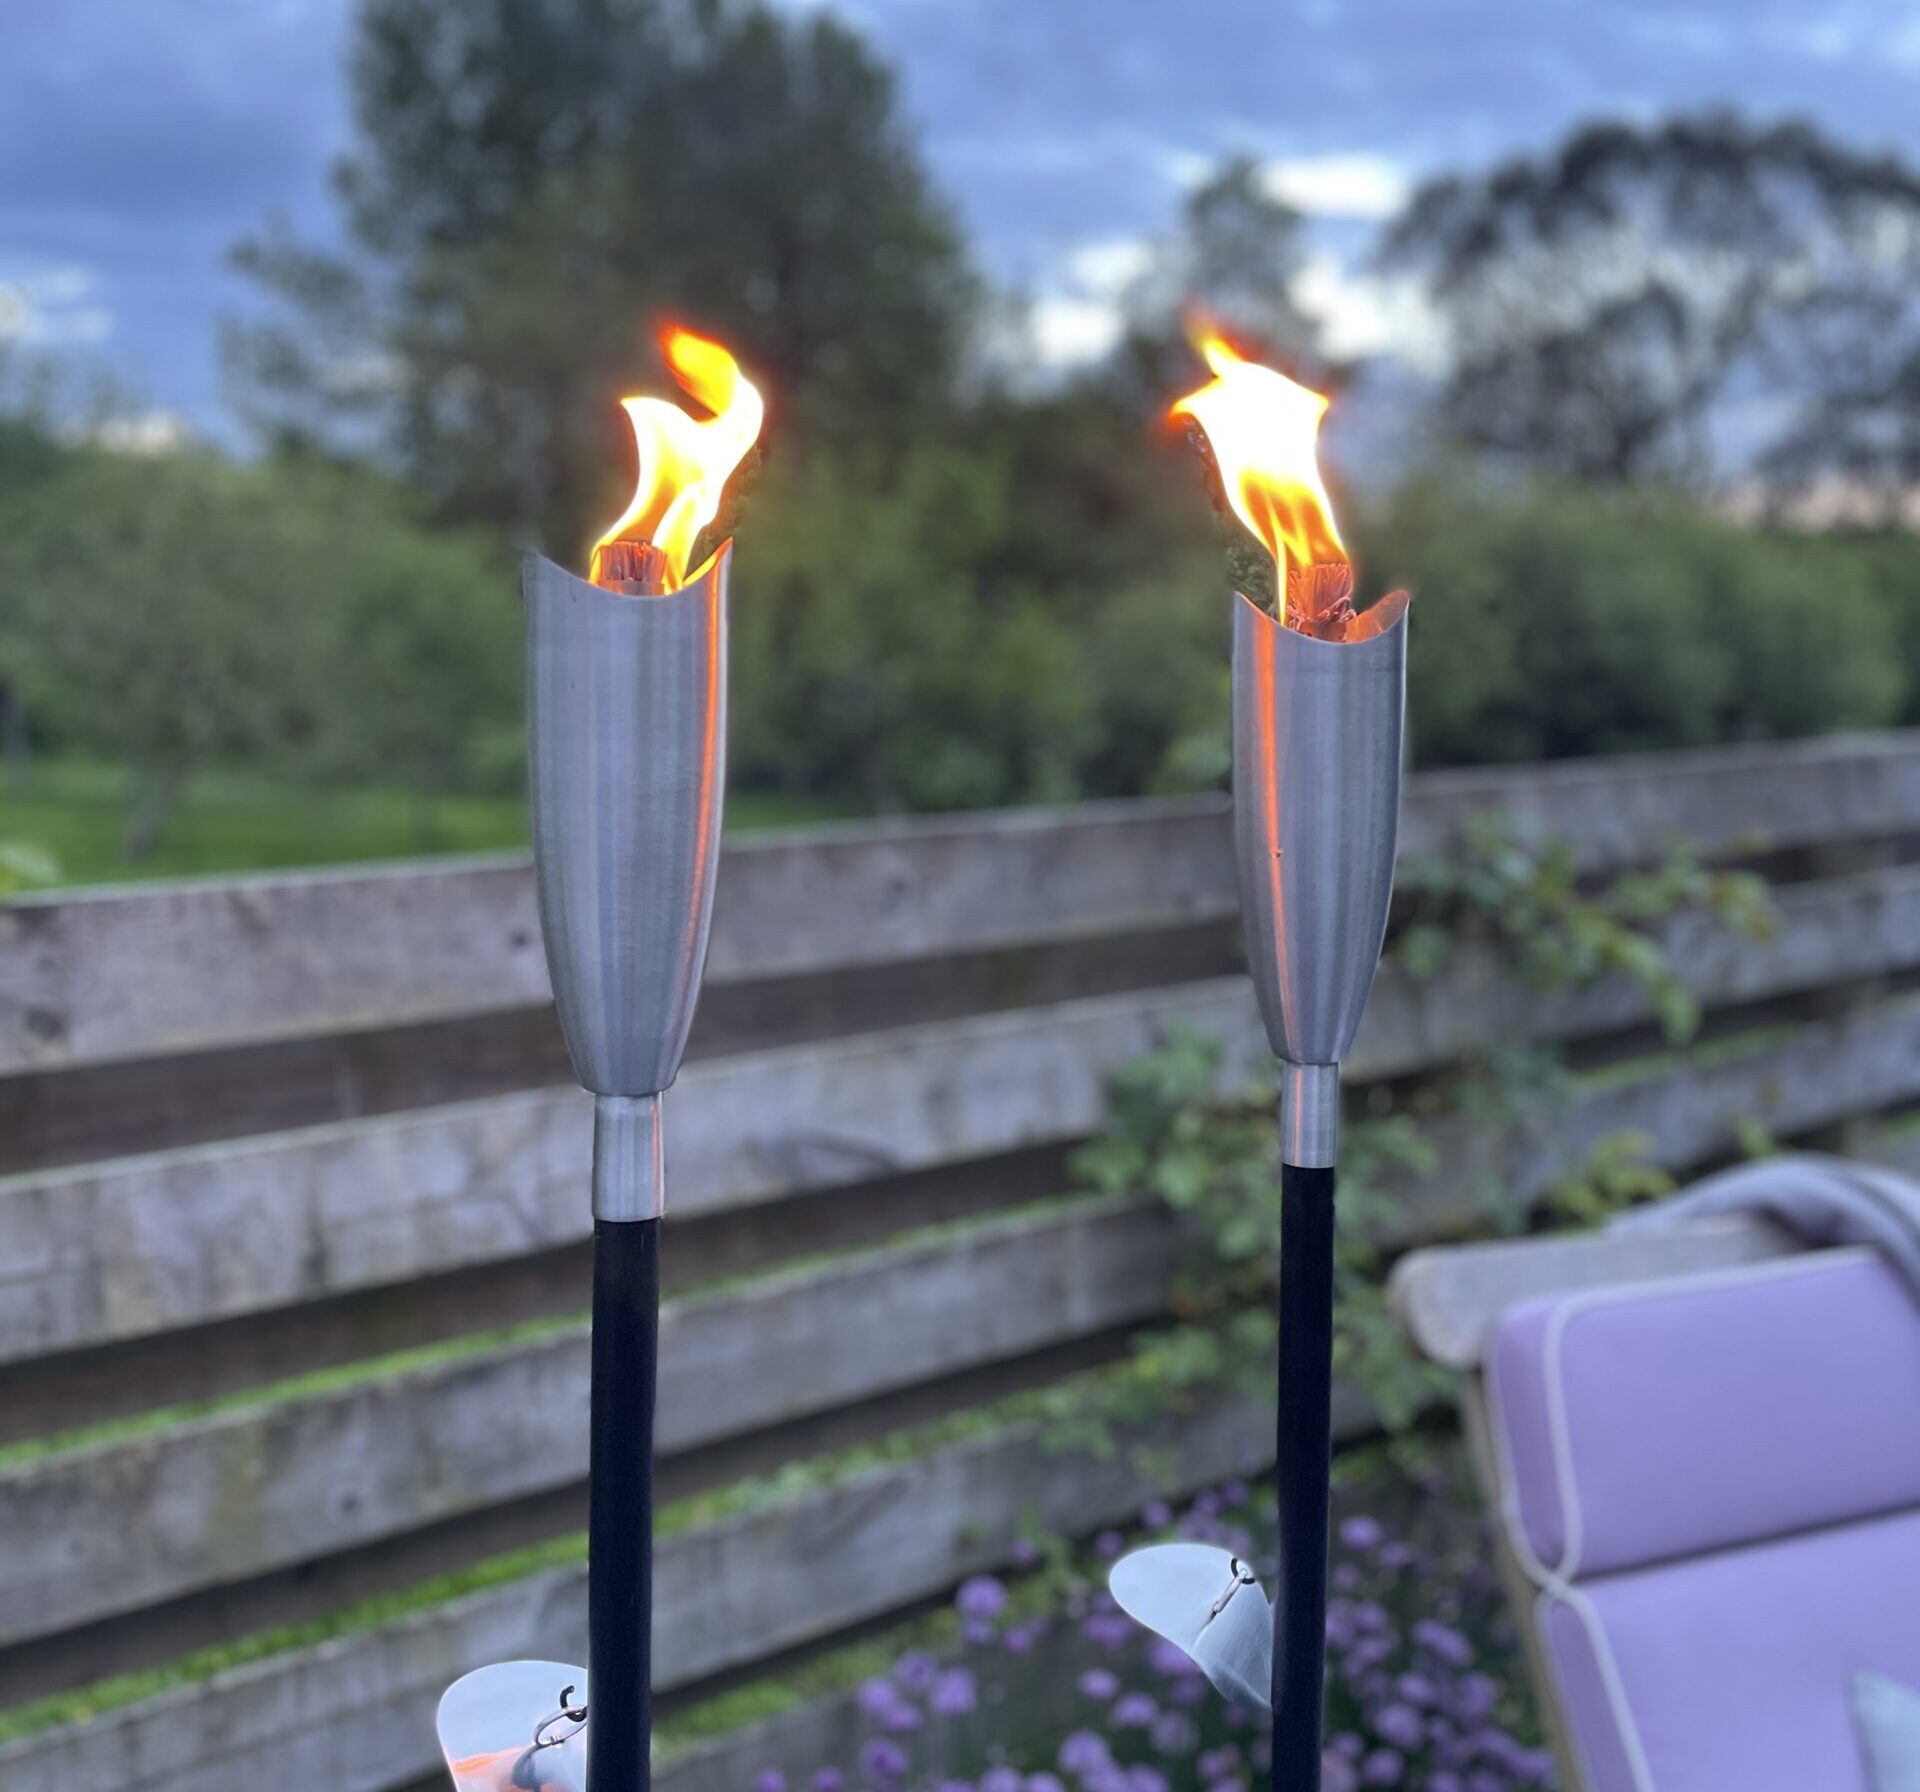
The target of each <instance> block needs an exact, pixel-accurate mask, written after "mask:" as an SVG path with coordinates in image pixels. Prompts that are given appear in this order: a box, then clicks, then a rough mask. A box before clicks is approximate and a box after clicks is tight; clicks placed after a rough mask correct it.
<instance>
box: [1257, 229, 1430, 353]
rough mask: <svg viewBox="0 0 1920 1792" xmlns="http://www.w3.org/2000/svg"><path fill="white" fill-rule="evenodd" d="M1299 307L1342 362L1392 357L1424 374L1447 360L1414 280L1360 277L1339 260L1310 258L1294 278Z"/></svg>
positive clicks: (1323, 256) (1325, 254)
mask: <svg viewBox="0 0 1920 1792" xmlns="http://www.w3.org/2000/svg"><path fill="white" fill-rule="evenodd" d="M1293 297H1294V301H1295V303H1296V304H1298V305H1299V307H1300V309H1301V310H1302V311H1304V312H1306V314H1307V315H1308V316H1309V317H1311V318H1313V319H1314V321H1315V322H1317V323H1318V324H1319V325H1320V328H1321V331H1322V336H1323V341H1324V343H1325V346H1326V350H1327V352H1328V353H1329V354H1330V355H1333V356H1335V357H1336V358H1338V359H1341V360H1348V359H1359V358H1362V357H1365V356H1373V355H1391V356H1393V357H1394V358H1396V359H1397V360H1400V361H1404V362H1406V363H1407V365H1408V366H1410V367H1412V368H1414V369H1416V370H1418V371H1420V372H1433V371H1436V370H1437V369H1439V368H1440V367H1442V366H1443V365H1444V364H1445V360H1446V337H1445V332H1444V330H1443V328H1442V326H1441V322H1440V319H1439V318H1438V317H1437V316H1436V315H1435V313H1434V311H1433V309H1432V307H1431V306H1429V305H1428V304H1427V302H1426V300H1425V298H1424V296H1423V295H1422V293H1421V291H1420V289H1419V287H1418V286H1417V285H1416V284H1415V283H1414V282H1412V281H1410V280H1402V279H1394V280H1385V279H1381V278H1380V277H1379V276H1377V275H1373V274H1357V273H1355V272H1354V271H1353V270H1352V269H1351V268H1349V267H1348V266H1347V264H1346V263H1345V262H1343V261H1342V260H1341V259H1340V258H1339V257H1338V256H1336V255H1333V254H1331V253H1328V252H1325V251H1320V252H1316V253H1315V254H1313V255H1310V256H1308V258H1307V260H1306V263H1305V265H1304V266H1303V267H1302V268H1301V270H1300V272H1299V273H1298V274H1297V275H1296V276H1295V277H1294V281H1293Z"/></svg>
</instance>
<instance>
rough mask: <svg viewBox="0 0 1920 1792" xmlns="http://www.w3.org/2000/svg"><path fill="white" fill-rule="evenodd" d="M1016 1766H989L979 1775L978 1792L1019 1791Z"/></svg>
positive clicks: (1018, 1773)
mask: <svg viewBox="0 0 1920 1792" xmlns="http://www.w3.org/2000/svg"><path fill="white" fill-rule="evenodd" d="M1020 1777H1021V1776H1020V1770H1019V1769H1018V1768H1017V1767H989V1768H988V1769H987V1771H986V1772H985V1773H983V1774H982V1775H981V1776H980V1792H1020Z"/></svg>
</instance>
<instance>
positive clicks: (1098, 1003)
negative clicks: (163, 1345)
mask: <svg viewBox="0 0 1920 1792" xmlns="http://www.w3.org/2000/svg"><path fill="white" fill-rule="evenodd" d="M1175 1025H1189V1026H1194V1027H1199V1028H1202V1029H1204V1030H1206V1031H1208V1032H1211V1033H1214V1034H1217V1035H1220V1036H1221V1037H1223V1038H1225V1039H1227V1040H1229V1041H1231V1042H1233V1043H1234V1058H1235V1061H1236V1063H1237V1065H1238V1066H1239V1067H1240V1068H1241V1069H1243V1070H1244V1069H1245V1068H1246V1067H1247V1066H1249V1065H1251V1064H1252V1063H1253V1062H1255V1061H1256V1060H1257V1055H1258V1054H1259V1053H1260V1052H1261V1051H1262V1050H1264V1046H1263V1043H1262V1036H1261V1035H1260V1033H1259V1029H1258V1022H1257V1021H1256V1019H1255V1017H1254V1011H1253V1000H1252V996H1251V994H1250V993H1249V991H1248V989H1247V987H1246V985H1245V984H1244V982H1243V981H1241V980H1240V979H1237V978H1225V979H1220V980H1216V981H1212V982H1208V983H1202V984H1192V985H1188V986H1185V987H1183V988H1175V989H1171V990H1157V991H1149V992H1146V993H1144V994H1136V995H1124V996H1110V997H1099V998H1095V999H1093V1000H1090V1001H1084V1002H1073V1003H1066V1004H1063V1005H1061V1006H1060V1007H1057V1008H1052V1009H1046V1010H1040V1011H1037V1012H1033V1013H1013V1014H1007V1015H993V1016H987V1017H984V1018H979V1019H973V1020H967V1021H959V1022H943V1023H940V1024H938V1025H933V1026H928V1027H922V1028H902V1029H898V1030H896V1031H892V1032H887V1033H875V1034H867V1035H863V1036H860V1037H857V1038H853V1039H842V1040H834V1041H828V1042H824V1043H822V1044H818V1045H806V1046H796V1047H791V1048H786V1049H783V1050H779V1051H772V1052H764V1053H753V1054H743V1055H742V1056H740V1057H737V1058H728V1059H715V1060H709V1061H705V1062H702V1063H698V1064H692V1065H689V1066H688V1067H687V1069H686V1070H685V1071H684V1072H682V1074H681V1077H680V1081H679V1083H678V1084H677V1085H676V1086H675V1088H674V1090H673V1091H672V1093H671V1094H670V1095H669V1096H668V1098H667V1164H668V1174H669V1182H670V1191H671V1192H670V1195H669V1201H670V1204H671V1207H672V1209H673V1210H674V1211H675V1212H678V1213H711V1212H715V1211H719V1210H723V1209H725V1208H728V1207H737V1206H744V1205H747V1204H750V1203H754V1202H760V1201H767V1200H772V1199H777V1198H782V1197H786V1196H791V1195H796V1194H801V1193H805V1192H807V1191H810V1190H813V1189H820V1188H827V1187H832V1186H836V1185H839V1184H845V1183H851V1182H859V1181H865V1180H869V1179H873V1178H877V1177H881V1176H885V1175H891V1174H897V1173H900V1172H903V1171H911V1170H920V1169H927V1168H931V1167H933V1166H936V1165H941V1164H949V1163H958V1162H963V1161H966V1160H968V1159H972V1158H978V1157H987V1156H992V1155H994V1154H996V1153H1000V1152H1007V1151H1015V1150H1019V1149H1021V1148H1023V1147H1025V1146H1030V1145H1042V1144H1052V1143H1056V1142H1058V1141H1060V1140H1063V1139H1072V1138H1077V1137H1079V1136H1081V1135H1082V1134H1084V1133H1086V1132H1088V1131H1089V1130H1091V1128H1092V1127H1093V1126H1094V1125H1095V1124H1096V1123H1097V1121H1098V1118H1099V1115H1100V1113H1101V1111H1102V1107H1103V1102H1104V1083H1105V1079H1106V1077H1107V1075H1108V1074H1109V1072H1110V1071H1111V1070H1113V1069H1114V1068H1115V1067H1116V1066H1118V1065H1120V1064H1122V1063H1125V1062H1126V1061H1127V1060H1128V1059H1130V1058H1134V1057H1137V1056H1139V1055H1140V1053H1142V1052H1144V1051H1146V1050H1148V1049H1149V1048H1151V1047H1152V1046H1153V1045H1154V1044H1155V1043H1157V1042H1158V1041H1159V1040H1160V1039H1162V1038H1163V1037H1164V1036H1165V1034H1166V1031H1167V1029H1168V1028H1169V1027H1171V1026H1175ZM591 1134H592V1115H591V1109H590V1106H589V1104H588V1102H587V1099H586V1097H584V1096H582V1095H581V1094H579V1092H578V1091H576V1090H571V1089H568V1090H543V1091H536V1092H531V1093H528V1094H525V1095H520V1096H512V1097H507V1098H503V1099H499V1100H494V1101H487V1102H475V1103H463V1104H459V1105H456V1106H451V1107H446V1108H437V1109H430V1110H427V1111H426V1112H424V1113H420V1114H411V1115H406V1116H401V1117H397V1118H392V1119H386V1120H376V1121H362V1122H349V1123H345V1124H341V1125H335V1126H326V1127H316V1128H310V1129H308V1130H306V1131H303V1132H300V1133H294V1134H286V1135H275V1136H271V1137H268V1138H264V1139H260V1140H250V1141H247V1142H245V1143H241V1144H231V1145H219V1146H211V1147H201V1148H196V1149H193V1150H188V1151H182V1152H167V1153H156V1154H154V1155H152V1156H149V1157H145V1158H134V1159H122V1160H119V1161H118V1162H115V1163H111V1164H107V1165H103V1166H100V1167H97V1168H95V1167H88V1168H86V1169H80V1170H63V1171H54V1172H51V1173H47V1174H40V1175H28V1176H19V1177H7V1178H0V1361H17V1360H20V1359H22V1358H27V1357H33V1356H44V1355H50V1354H52V1353H53V1352H55V1351H59V1350H63V1349H72V1348H76V1347H79V1346H82V1345H88V1344H97V1343H102V1342H107V1341H110V1340H115V1339H124V1338H129V1337H139V1336H143V1335H147V1334H150V1333H153V1332H158V1331H165V1330H169V1329H171V1328H174V1327H178V1326H183V1325H192V1324H198V1323H202V1322H205V1321H208V1320H213V1319H221V1318H232V1317H235V1316H238V1315H240V1314H244V1313H250V1312H258V1311H261V1310H264V1309H266V1308H269V1307H274V1306H283V1305H288V1304H293V1303H297V1302H300V1301H306V1300H314V1299H318V1298H323V1297H325V1296H327V1295H331V1294H339V1293H345V1292H348V1291H351V1290H354V1289H358V1288H364V1287H368V1286H371V1285H377V1284H381V1283H394V1282H403V1281H406V1280H409V1279H410V1278H412V1277H415V1276H419V1275H422V1274H429V1273H434V1272H442V1271H448V1270H454V1269H458V1268H460V1267H462V1266H463V1265H466V1264H471V1263H475V1262H482V1261H494V1260H497V1259H499V1258H501V1257H505V1256H511V1255H514V1254H516V1253H519V1252H523V1251H528V1250H537V1249H541V1248H543V1247H547V1246H551V1245H556V1244H561V1243H566V1242H568V1241H571V1240H574V1239H578V1238H582V1237H584V1236H585V1235H586V1233H587V1230H588V1225H589V1215H588V1211H587V1202H586V1176H587V1166H588V1155H589V1150H590V1146H591Z"/></svg>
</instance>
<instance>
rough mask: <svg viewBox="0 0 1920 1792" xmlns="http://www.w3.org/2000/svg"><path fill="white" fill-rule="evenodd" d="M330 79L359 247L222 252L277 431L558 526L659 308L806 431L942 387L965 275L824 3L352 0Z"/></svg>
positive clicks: (600, 498)
mask: <svg viewBox="0 0 1920 1792" xmlns="http://www.w3.org/2000/svg"><path fill="white" fill-rule="evenodd" d="M353 91H354V100H355V110H356V116H357V120H358V126H359V143H358V147H357V148H356V149H355V151H354V153H353V154H352V155H351V156H350V157H349V158H348V160H347V161H346V163H345V164H344V166H343V167H342V168H341V170H340V171H339V187H340V191H341V194H342V196H343V199H344V201H345V205H346V212H347V221H348V225H349V230H350V234H351V237H352V240H353V244H354V246H355V249H356V250H357V252H358V254H357V257H356V259H354V260H353V261H342V260H340V259H337V258H333V257H328V256H324V255H319V254H316V253H314V252H312V251H309V250H305V249H302V248H301V247H300V246H299V245H297V244H295V243H294V242H292V241H291V240H289V239H288V238H287V237H286V236H285V235H284V234H283V233H275V232H269V233H268V234H266V235H264V236H262V237H260V238H257V239H256V240H254V241H253V242H251V243H249V244H246V245H244V246H243V247H242V249H241V250H240V251H239V256H240V261H241V265H242V266H243V267H245V268H246V269H247V270H248V271H250V272H251V273H253V274H254V275H255V276H256V277H257V278H258V279H259V280H260V281H261V282H262V283H263V284H264V285H265V286H266V287H267V288H268V289H269V290H270V291H271V292H273V293H275V294H276V295H277V296H278V297H279V298H280V299H282V300H283V301H285V310H284V312H283V314H282V315H281V316H280V317H279V318H278V319H277V320H274V321H272V322H269V323H267V324H265V325H257V326H251V327H235V328H233V329H231V330H230V332H229V338H228V356H229V362H230V365H231V368H232V370H233V374H234V381H235V387H236V391H237V393H238V394H239V396H240V398H241V401H242V404H243V407H244V408H245V410H246V411H247V413H248V414H249V415H250V416H251V418H252V419H253V420H254V421H255V422H256V424H258V425H260V426H261V427H262V428H263V429H264V430H265V431H266V432H267V433H268V434H269V435H270V436H274V437H277V438H279V439H282V440H288V441H298V442H314V441H318V442H332V443H339V442H341V441H342V440H344V441H346V442H347V443H349V444H351V443H352V442H353V441H354V440H355V437H356V432H360V433H361V434H362V435H364V434H366V433H368V432H371V433H372V434H373V435H374V436H375V437H376V438H377V439H378V440H379V441H380V442H382V443H383V444H384V445H385V447H386V448H387V449H388V450H389V452H391V453H392V455H393V456H394V457H395V458H396V459H397V461H398V463H399V464H400V465H401V467H402V468H403V469H404V470H405V471H406V472H407V473H408V474H409V475H410V476H412V477H413V478H414V479H415V480H416V481H417V482H418V483H419V484H420V486H421V487H422V488H423V489H424V490H425V491H427V492H429V493H430V494H432V495H433V497H434V498H435V499H436V500H437V501H438V502H439V504H440V505H441V506H442V508H443V510H444V511H445V512H446V513H447V514H450V515H453V516H456V517H481V518H486V519H488V520H490V521H496V522H499V521H505V522H509V523H513V524H516V525H519V526H522V527H526V526H531V527H533V528H535V529H537V530H538V532H539V533H540V535H541V537H542V538H543V539H544V540H545V541H547V542H548V543H549V544H552V545H554V546H555V547H556V549H558V548H564V549H565V550H566V551H568V552H571V551H573V550H574V549H575V548H576V547H577V545H578V544H579V541H580V540H581V538H582V537H583V536H585V535H586V534H587V533H589V532H590V530H591V529H592V528H593V526H594V525H595V524H596V523H597V522H599V521H600V520H602V518H603V517H604V516H606V515H610V514H613V513H615V512H617V510H618V508H619V505H620V503H621V501H623V499H624V497H625V490H624V482H625V480H626V478H627V473H626V471H625V470H624V469H626V468H627V467H628V466H629V465H630V458H631V446H630V443H629V442H628V440H627V438H626V437H625V435H624V433H623V432H624V431H625V428H626V425H625V421H624V419H623V418H622V417H621V415H620V413H619V411H618V409H617V407H616V406H615V405H614V404H613V402H612V401H613V397H614V395H615V394H616V393H617V392H619V391H621V390H632V389H634V388H635V387H636V386H638V385H641V384H644V383H652V382H653V381H655V380H657V377H658V375H657V371H656V370H655V368H654V367H653V365H652V363H651V360H650V359H649V356H648V349H649V325H650V323H653V322H657V321H658V320H659V319H660V317H662V316H663V315H669V314H676V313H677V314H683V315H686V316H689V317H693V318H697V319H698V320H699V322H700V323H701V324H702V325H704V326H706V327H708V328H711V329H712V330H714V331H715V332H717V333H718V334H720V335H722V336H724V337H725V338H726V339H727V340H728V341H729V343H731V344H734V345H737V347H738V349H739V351H740V353H741V356H742V359H743V361H745V362H746V363H747V364H748V365H749V367H750V368H751V369H752V370H753V371H754V372H756V373H757V374H759V375H761V376H764V378H765V379H766V380H767V382H768V383H769V384H770V386H771V389H772V393H771V395H772V398H773V400H774V404H775V410H776V414H777V415H778V416H779V417H780V418H781V419H782V421H783V422H785V423H786V424H789V425H800V426H804V428H805V429H806V430H807V431H808V432H809V433H810V434H812V435H815V436H817V437H821V438H825V439H836V438H837V439H841V440H860V441H863V442H870V443H878V444H879V445H882V446H884V445H886V444H888V443H898V442H901V441H904V440H905V439H907V438H908V436H909V435H910V434H911V433H912V432H913V430H914V429H915V428H916V427H917V426H919V425H921V424H922V423H923V422H924V420H925V417H926V415H927V412H928V410H929V408H930V407H937V406H939V405H940V404H942V403H944V402H945V401H946V399H947V398H948V397H949V395H950V393H951V390H952V384H953V380H954V376H955V374H956V371H957V369H958V367H959V365H960V361H961V357H962V354H963V350H964V348H965V346H966V334H967V330H968V328H969V323H970V317H971V307H972V301H973V286H972V281H971V278H970V275H969V273H968V271H967V268H966V265H965V262H964V259H963V256H962V253H961V250H960V247H959V243H958V239H957V237H956V234H955V231H954V228H953V225H952V223H951V221H950V219H949V217H948V215H947V213H946V210H945V208H944V207H943V206H942V205H941V204H940V203H939V202H938V201H937V200H936V199H935V198H934V196H933V195H932V193H931V191H930V189H929V187H928V184H927V182H926V179H925V177H924V175H923V173H922V171H921V169H920V167H919V164H918V162H917V160H916V159H915V157H914V155H913V154H912V152H911V149H910V147H909V145H908V143H907V142H906V140H905V137H904V135H903V133H902V131H901V128H900V126H899V123H898V120H897V118H896V115H895V108H894V101H893V91H892V83H891V81H890V78H889V77H888V75H887V73H886V72H885V71H884V70H883V69H882V68H880V67H879V66H878V65H877V64H876V63H875V62H874V61H873V60H872V59H871V57H870V56H869V55H868V54H867V52H866V51H865V49H864V48H863V47H862V45H861V44H860V42H859V40H858V39H857V38H855V37H854V36H853V35H852V34H851V33H849V32H848V31H847V30H846V28H845V27H843V26H841V25H839V24H837V23H835V22H834V21H832V20H831V19H828V18H825V17H822V16H808V17H805V18H800V19H788V18H784V17H782V16H780V15H778V14H776V13H775V12H774V11H773V10H772V9H771V8H770V7H769V6H767V5H765V4H763V3H762V0H474V3H473V4H470V5H462V6H457V7H454V6H447V5H444V4H442V3H441V0H365V3H364V4H363V6H362V10H361V12H360V16H359V26H358V34H357V37H356V41H355V48H354V53H353ZM343 431H344V435H343V433H342V432H343Z"/></svg>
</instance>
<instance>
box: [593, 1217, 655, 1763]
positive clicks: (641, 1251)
mask: <svg viewBox="0 0 1920 1792" xmlns="http://www.w3.org/2000/svg"><path fill="white" fill-rule="evenodd" d="M659 1345H660V1222H659V1221H658V1220H657V1219H645V1220H605V1219H603V1220H596V1221H595V1223H594V1228H593V1396H592V1398H593V1413H592V1419H591V1443H590V1450H589V1467H588V1482H587V1691H588V1699H589V1702H590V1706H591V1722H589V1724H588V1725H587V1784H588V1786H589V1787H590V1788H591V1792H648V1787H649V1783H650V1781H651V1777H652V1766H651V1761H650V1758H649V1757H650V1752H651V1744H652V1736H653V1409H654V1398H655V1388H656V1382H657V1370H658V1361H659Z"/></svg>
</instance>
